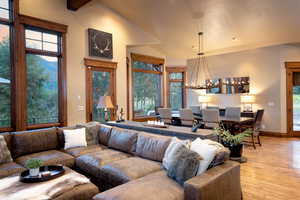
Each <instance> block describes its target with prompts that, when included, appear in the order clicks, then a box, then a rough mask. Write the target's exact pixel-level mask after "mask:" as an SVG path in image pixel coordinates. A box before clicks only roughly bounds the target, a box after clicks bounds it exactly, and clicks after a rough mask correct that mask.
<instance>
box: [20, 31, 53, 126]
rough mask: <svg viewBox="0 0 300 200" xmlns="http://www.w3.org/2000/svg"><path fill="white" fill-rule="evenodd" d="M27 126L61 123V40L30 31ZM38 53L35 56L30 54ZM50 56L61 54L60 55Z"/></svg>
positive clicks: (27, 45)
mask: <svg viewBox="0 0 300 200" xmlns="http://www.w3.org/2000/svg"><path fill="white" fill-rule="evenodd" d="M25 36H26V51H27V54H26V66H27V124H28V125H34V124H47V123H57V122H59V99H58V93H59V86H58V70H59V47H58V41H59V36H58V35H57V34H53V33H47V32H42V31H36V30H31V29H26V34H25ZM31 49H36V50H39V51H35V52H34V53H32V52H31V51H30V50H31ZM47 52H57V54H56V55H53V54H52V53H47Z"/></svg>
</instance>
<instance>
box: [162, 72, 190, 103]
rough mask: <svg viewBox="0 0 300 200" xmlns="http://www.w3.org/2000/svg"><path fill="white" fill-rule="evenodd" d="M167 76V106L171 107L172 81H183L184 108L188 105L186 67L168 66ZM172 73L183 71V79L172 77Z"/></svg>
mask: <svg viewBox="0 0 300 200" xmlns="http://www.w3.org/2000/svg"><path fill="white" fill-rule="evenodd" d="M166 72H167V75H166V78H167V85H166V90H167V106H168V107H171V104H170V83H172V82H177V83H178V82H182V84H183V97H182V101H183V102H182V106H183V108H185V107H186V102H187V99H186V87H185V84H186V67H166ZM170 73H182V75H183V76H182V79H170V77H169V76H170Z"/></svg>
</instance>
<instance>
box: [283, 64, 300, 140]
mask: <svg viewBox="0 0 300 200" xmlns="http://www.w3.org/2000/svg"><path fill="white" fill-rule="evenodd" d="M286 71H287V78H286V79H287V83H286V86H287V88H286V91H287V129H288V135H290V136H300V62H288V63H286Z"/></svg>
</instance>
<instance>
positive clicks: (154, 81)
mask: <svg viewBox="0 0 300 200" xmlns="http://www.w3.org/2000/svg"><path fill="white" fill-rule="evenodd" d="M163 63H164V60H163V59H158V58H153V57H149V56H142V55H137V54H132V98H133V118H134V119H137V118H144V117H151V116H153V115H155V107H159V106H162V105H163V99H162V92H163V87H162V85H163V82H162V75H163Z"/></svg>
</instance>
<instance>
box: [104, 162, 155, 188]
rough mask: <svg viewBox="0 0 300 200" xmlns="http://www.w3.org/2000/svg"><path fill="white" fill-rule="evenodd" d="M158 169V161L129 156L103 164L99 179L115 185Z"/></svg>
mask: <svg viewBox="0 0 300 200" xmlns="http://www.w3.org/2000/svg"><path fill="white" fill-rule="evenodd" d="M159 170H161V163H159V162H155V161H151V160H146V159H143V158H139V157H131V158H126V159H123V160H118V161H115V162H112V163H110V164H107V165H105V166H103V167H102V168H101V172H102V173H101V179H102V180H106V182H107V183H108V184H109V185H110V186H112V187H115V186H118V185H121V184H124V183H127V182H129V181H132V180H135V179H138V178H140V177H143V176H146V175H148V174H151V173H153V172H156V171H159Z"/></svg>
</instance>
